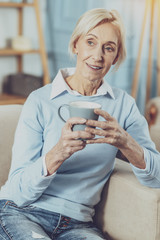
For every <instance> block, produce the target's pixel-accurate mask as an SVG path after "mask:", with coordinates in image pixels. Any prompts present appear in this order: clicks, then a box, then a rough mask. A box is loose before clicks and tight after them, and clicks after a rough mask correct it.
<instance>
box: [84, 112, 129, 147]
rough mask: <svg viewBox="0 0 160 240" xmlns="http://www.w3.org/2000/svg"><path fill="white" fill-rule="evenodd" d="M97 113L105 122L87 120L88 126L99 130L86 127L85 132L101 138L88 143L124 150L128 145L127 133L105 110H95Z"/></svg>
mask: <svg viewBox="0 0 160 240" xmlns="http://www.w3.org/2000/svg"><path fill="white" fill-rule="evenodd" d="M95 113H96V114H98V115H100V116H102V117H103V118H104V119H105V121H95V120H87V122H86V125H88V126H91V127H98V128H99V129H96V128H90V127H86V129H85V130H86V131H87V132H90V133H92V134H95V135H98V136H101V138H95V139H90V140H87V142H86V143H88V144H90V143H108V144H111V145H113V146H115V147H117V148H119V149H120V148H123V147H124V146H125V145H126V143H127V136H128V134H127V132H126V131H125V130H124V129H123V128H122V127H121V126H120V125H119V123H118V122H117V120H116V119H115V118H113V117H112V116H110V115H109V114H108V113H107V112H105V111H104V110H101V109H95Z"/></svg>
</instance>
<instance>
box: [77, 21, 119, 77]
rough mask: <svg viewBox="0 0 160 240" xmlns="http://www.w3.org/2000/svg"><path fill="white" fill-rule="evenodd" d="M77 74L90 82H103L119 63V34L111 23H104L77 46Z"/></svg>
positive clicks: (81, 39) (80, 39)
mask: <svg viewBox="0 0 160 240" xmlns="http://www.w3.org/2000/svg"><path fill="white" fill-rule="evenodd" d="M74 50H75V53H76V54H77V65H76V73H78V75H79V77H83V78H86V79H87V80H88V81H96V80H102V79H103V77H104V76H105V75H106V73H107V72H108V71H109V69H110V67H111V66H112V64H115V63H116V61H117V58H116V56H117V51H118V33H117V30H116V27H115V26H113V25H112V24H111V23H103V24H101V25H99V26H97V27H95V28H94V29H93V30H91V31H89V32H88V33H87V35H85V36H81V37H80V38H79V39H78V41H77V42H76V44H75V48H74Z"/></svg>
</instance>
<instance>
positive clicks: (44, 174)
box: [42, 155, 56, 177]
mask: <svg viewBox="0 0 160 240" xmlns="http://www.w3.org/2000/svg"><path fill="white" fill-rule="evenodd" d="M45 159H46V155H45V156H44V157H43V159H42V164H43V166H42V168H43V169H42V176H43V177H52V176H54V175H55V174H56V172H54V173H53V174H52V175H50V176H47V175H48V171H47V167H46V161H45Z"/></svg>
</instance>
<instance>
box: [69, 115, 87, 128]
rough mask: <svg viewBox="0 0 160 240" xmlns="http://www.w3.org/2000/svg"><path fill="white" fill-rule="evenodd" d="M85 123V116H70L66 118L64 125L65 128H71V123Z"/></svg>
mask: <svg viewBox="0 0 160 240" xmlns="http://www.w3.org/2000/svg"><path fill="white" fill-rule="evenodd" d="M85 123H86V119H85V118H80V117H72V118H70V119H68V120H67V122H66V125H65V127H66V129H67V130H71V129H72V127H73V125H75V124H85Z"/></svg>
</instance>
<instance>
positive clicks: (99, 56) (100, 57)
mask: <svg viewBox="0 0 160 240" xmlns="http://www.w3.org/2000/svg"><path fill="white" fill-rule="evenodd" d="M93 58H94V60H95V61H102V60H103V49H102V48H101V47H97V48H96V49H95V50H94V53H93Z"/></svg>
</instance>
